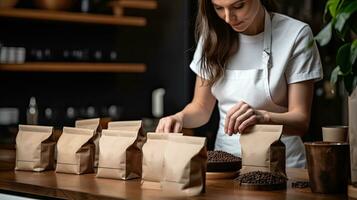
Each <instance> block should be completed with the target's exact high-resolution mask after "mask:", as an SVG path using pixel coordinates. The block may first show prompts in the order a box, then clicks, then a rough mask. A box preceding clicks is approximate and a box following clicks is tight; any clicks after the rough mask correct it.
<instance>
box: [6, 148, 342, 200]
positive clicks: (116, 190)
mask: <svg viewBox="0 0 357 200" xmlns="http://www.w3.org/2000/svg"><path fill="white" fill-rule="evenodd" d="M14 165H15V149H14V146H13V145H12V146H10V145H9V146H6V147H4V146H0V193H10V194H16V195H21V196H28V197H35V198H37V199H41V197H42V199H44V198H46V197H47V199H48V197H50V198H59V199H167V198H168V196H167V194H164V193H163V192H161V191H157V190H148V189H145V190H144V189H140V180H138V179H136V180H130V181H121V180H112V179H103V178H95V174H85V175H72V174H62V173H55V172H54V171H46V172H41V173H36V172H25V171H14V170H13V169H14ZM287 174H288V178H289V181H288V187H287V189H286V190H280V191H270V192H263V191H248V190H241V189H239V188H238V186H237V185H236V184H235V182H234V181H233V180H207V181H206V193H204V194H201V195H199V196H196V197H191V198H188V199H201V200H205V199H208V200H220V199H222V200H230V199H243V200H259V199H267V200H270V199H271V200H283V199H288V200H304V199H307V200H309V199H321V200H337V199H339V200H340V199H348V197H347V195H343V194H340V195H327V194H315V193H311V190H310V188H304V189H297V188H292V187H291V183H292V182H294V181H307V180H308V175H307V171H306V170H304V169H293V168H288V169H287ZM0 195H1V194H0ZM33 195H39V196H33ZM0 199H1V196H0ZM175 199H178V198H175Z"/></svg>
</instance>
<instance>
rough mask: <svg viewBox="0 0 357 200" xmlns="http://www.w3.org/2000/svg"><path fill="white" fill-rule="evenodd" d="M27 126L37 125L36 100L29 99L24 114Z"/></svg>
mask: <svg viewBox="0 0 357 200" xmlns="http://www.w3.org/2000/svg"><path fill="white" fill-rule="evenodd" d="M26 120H27V124H31V125H36V124H38V108H37V103H36V98H35V97H31V98H30V103H29V107H28V108H27V113H26Z"/></svg>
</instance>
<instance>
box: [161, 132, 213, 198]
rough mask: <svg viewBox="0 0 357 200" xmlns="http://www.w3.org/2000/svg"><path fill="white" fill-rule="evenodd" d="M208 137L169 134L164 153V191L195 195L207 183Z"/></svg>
mask: <svg viewBox="0 0 357 200" xmlns="http://www.w3.org/2000/svg"><path fill="white" fill-rule="evenodd" d="M206 165H207V150H206V138H203V137H192V136H171V135H170V136H169V142H168V144H167V147H166V151H165V155H164V178H163V181H162V183H161V184H162V189H163V191H164V192H168V193H171V194H175V195H178V196H181V195H182V196H194V195H198V194H200V193H201V192H204V190H205V185H206Z"/></svg>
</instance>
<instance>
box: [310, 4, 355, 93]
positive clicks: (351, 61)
mask: <svg viewBox="0 0 357 200" xmlns="http://www.w3.org/2000/svg"><path fill="white" fill-rule="evenodd" d="M328 16H329V21H328V23H327V24H326V25H325V27H324V28H323V29H322V30H321V31H320V32H319V33H318V34H317V36H316V37H315V40H316V41H317V42H318V43H319V44H320V45H321V46H325V45H327V44H328V43H329V42H330V41H331V39H332V37H333V35H334V36H336V37H338V38H339V39H340V40H341V41H342V43H343V44H342V46H341V47H340V48H339V49H338V52H337V55H336V67H335V69H334V70H333V71H332V73H331V80H330V81H331V83H332V84H335V83H337V81H338V79H339V78H340V79H342V80H343V82H344V84H345V88H346V90H347V91H348V92H349V94H351V93H352V91H353V89H354V88H355V87H356V85H357V69H356V68H357V61H356V60H357V40H356V39H355V40H354V41H353V42H350V41H351V36H350V35H351V33H352V32H354V33H357V23H356V22H355V21H353V20H354V19H355V18H356V16H357V0H328V1H327V3H326V6H325V13H324V19H326V18H327V17H328Z"/></svg>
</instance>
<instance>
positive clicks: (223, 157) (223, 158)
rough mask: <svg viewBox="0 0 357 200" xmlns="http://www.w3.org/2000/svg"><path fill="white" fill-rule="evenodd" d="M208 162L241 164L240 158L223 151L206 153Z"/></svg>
mask: <svg viewBox="0 0 357 200" xmlns="http://www.w3.org/2000/svg"><path fill="white" fill-rule="evenodd" d="M207 153H208V162H209V163H216V162H241V158H239V157H236V156H234V155H232V154H230V153H227V152H224V151H208V152H207Z"/></svg>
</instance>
